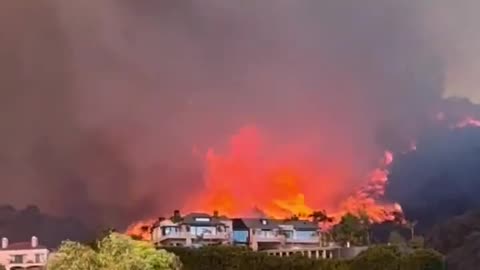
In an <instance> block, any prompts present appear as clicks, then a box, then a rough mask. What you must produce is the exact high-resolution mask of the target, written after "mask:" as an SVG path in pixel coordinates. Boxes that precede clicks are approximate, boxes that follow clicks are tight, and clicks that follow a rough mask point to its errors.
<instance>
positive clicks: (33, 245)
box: [32, 236, 38, 248]
mask: <svg viewBox="0 0 480 270" xmlns="http://www.w3.org/2000/svg"><path fill="white" fill-rule="evenodd" d="M36 247H38V238H37V237H35V236H32V248H36Z"/></svg>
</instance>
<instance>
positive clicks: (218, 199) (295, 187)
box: [185, 126, 399, 221]
mask: <svg viewBox="0 0 480 270" xmlns="http://www.w3.org/2000/svg"><path fill="white" fill-rule="evenodd" d="M302 147H303V146H302V145H298V144H289V145H286V146H282V147H277V148H276V149H275V150H273V152H268V151H269V150H268V149H272V148H270V145H268V139H267V138H266V137H265V136H263V135H262V133H261V132H260V131H259V130H258V129H257V128H255V127H253V126H249V127H245V128H243V129H241V130H240V131H239V133H238V134H236V135H235V136H234V137H233V138H232V140H231V141H230V145H229V149H228V151H227V152H226V153H224V154H219V153H217V152H216V151H214V150H213V149H210V150H209V151H208V153H207V155H206V158H205V164H206V168H205V176H204V181H205V188H204V190H202V191H201V192H200V193H199V194H197V196H196V197H195V198H194V199H193V200H192V201H189V202H188V203H187V205H186V207H185V211H208V212H213V211H214V210H218V211H220V212H221V213H224V214H226V215H229V216H259V215H262V216H267V217H275V218H287V217H291V216H294V215H295V216H303V217H308V215H310V214H311V213H312V212H313V211H315V210H321V209H325V210H326V211H327V212H328V213H330V214H331V215H333V216H334V217H338V216H339V215H341V214H343V213H345V212H353V213H357V212H359V211H365V212H366V213H367V214H368V215H369V216H370V217H371V218H372V219H373V220H375V221H382V220H385V219H389V218H390V213H391V212H392V211H398V210H399V207H398V206H397V205H395V204H389V203H384V202H381V201H378V200H377V199H378V198H379V197H380V196H381V195H383V191H384V189H385V185H386V183H387V174H388V170H387V167H388V166H389V165H390V163H391V162H392V161H393V154H392V153H391V152H386V153H385V157H383V158H382V159H381V160H380V162H379V168H377V169H373V171H372V172H371V173H368V172H366V173H365V178H364V180H363V181H355V183H358V186H355V185H354V184H352V181H351V179H349V177H350V175H349V171H350V168H349V164H348V162H347V161H345V163H342V162H338V163H337V164H334V165H335V166H332V167H325V166H322V165H321V164H316V163H315V162H316V161H315V160H309V159H308V156H306V155H303V154H304V153H305V152H304V149H302Z"/></svg>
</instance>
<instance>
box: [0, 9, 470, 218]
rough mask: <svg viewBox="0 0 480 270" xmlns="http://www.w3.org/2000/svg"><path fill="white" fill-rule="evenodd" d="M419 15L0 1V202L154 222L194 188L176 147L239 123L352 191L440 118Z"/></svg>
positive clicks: (194, 167) (432, 56)
mask: <svg viewBox="0 0 480 270" xmlns="http://www.w3.org/2000/svg"><path fill="white" fill-rule="evenodd" d="M432 3H433V2H432ZM430 5H434V4H420V3H418V4H417V3H415V4H407V3H401V1H393V0H392V1H374V0H367V1H353V0H352V1H336V0H331V1H316V0H305V1H283V0H278V1H255V2H254V1H251V2H245V1H219V0H202V1H200V0H198V1H195V0H190V1H187V0H185V1H147V0H137V1H117V0H104V1H69V2H67V1H60V0H51V1H48V0H36V1H3V2H2V3H1V4H0V15H1V16H0V55H1V60H2V61H1V62H0V86H1V88H0V102H1V106H2V114H1V115H0V124H1V127H2V133H1V135H0V147H1V149H2V152H1V156H0V160H1V161H2V162H1V163H0V164H1V169H0V177H1V179H2V189H1V190H0V198H1V199H2V200H3V201H4V202H8V203H11V204H13V205H16V206H22V205H26V204H36V205H39V206H40V207H41V209H44V210H45V211H48V212H49V213H52V214H57V215H68V216H72V215H73V216H75V217H78V218H80V219H81V220H83V221H84V222H86V223H88V224H89V225H91V226H98V227H101V226H107V225H114V226H123V225H125V224H127V223H129V222H130V221H132V220H135V219H138V218H142V217H147V216H156V215H160V214H162V213H165V212H170V211H171V210H172V209H175V208H180V207H181V205H182V202H183V201H184V199H185V198H187V197H189V196H191V194H192V193H194V192H196V191H199V190H201V187H202V185H203V183H202V170H201V165H202V164H201V159H200V158H199V157H196V156H194V155H192V149H193V148H196V149H199V151H200V152H203V151H205V150H206V148H207V147H210V146H218V145H219V144H221V142H225V141H227V140H228V138H229V136H230V135H231V134H232V133H234V132H235V131H236V130H238V129H239V128H240V127H241V126H243V125H245V124H254V125H257V126H259V127H260V128H262V129H264V130H267V131H268V132H270V133H272V134H275V136H276V138H277V139H278V143H288V142H292V141H302V142H305V143H306V144H308V145H311V153H308V154H309V155H311V156H312V157H314V158H317V159H318V160H319V162H318V164H320V165H319V166H325V167H326V168H327V167H328V166H329V165H330V163H329V162H332V163H334V162H342V163H345V165H344V166H340V167H341V168H343V169H344V170H345V171H351V172H352V173H351V175H350V178H349V179H346V180H345V181H346V182H348V186H352V187H355V186H358V185H360V184H361V183H358V180H357V179H363V177H360V176H363V175H364V174H365V172H366V171H368V170H369V169H371V167H372V164H376V161H377V158H378V157H379V156H381V153H382V152H383V151H384V150H385V148H387V147H388V148H401V147H404V146H406V145H408V143H409V142H410V140H411V139H412V138H415V137H417V135H418V134H421V133H423V132H424V130H425V129H426V127H428V126H429V125H430V124H429V123H431V121H432V119H433V118H434V116H435V114H436V113H437V112H438V110H439V109H440V108H442V107H443V105H442V104H443V100H442V94H443V92H444V90H445V89H444V88H445V80H446V69H447V66H448V64H447V63H446V59H445V57H444V51H443V49H444V48H443V47H441V46H437V45H439V44H442V45H443V43H438V42H436V41H437V40H436V39H435V38H436V37H435V36H434V35H433V34H432V35H431V32H430V31H429V29H428V27H427V26H428V25H427V23H426V22H425V21H424V19H425V18H424V15H425V14H426V11H427V10H428V9H429V8H430ZM445 113H448V111H446V112H445ZM458 132H467V131H458ZM465 136H466V135H465ZM465 139H467V138H465ZM423 140H425V141H428V140H429V139H427V138H424V139H423ZM459 144H460V142H459ZM420 145H421V144H420ZM432 147H436V146H434V145H432ZM440 149H441V148H440ZM325 153H328V157H327V156H325ZM442 154H445V153H444V152H442ZM446 154H451V153H446ZM469 155H473V154H472V153H469ZM322 164H324V165H322ZM400 164H402V163H400ZM399 166H403V165H399ZM445 173H447V175H448V173H452V172H445ZM394 174H398V173H397V172H396V170H395V171H394ZM438 177H440V178H441V177H443V178H444V179H447V178H449V177H444V176H442V175H439V176H438Z"/></svg>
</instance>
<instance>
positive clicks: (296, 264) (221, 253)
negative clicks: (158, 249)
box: [168, 246, 444, 270]
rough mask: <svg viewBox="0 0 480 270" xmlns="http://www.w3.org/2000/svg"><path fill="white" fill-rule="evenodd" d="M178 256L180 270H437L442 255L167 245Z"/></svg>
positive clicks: (393, 250) (383, 248)
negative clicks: (313, 253)
mask: <svg viewBox="0 0 480 270" xmlns="http://www.w3.org/2000/svg"><path fill="white" fill-rule="evenodd" d="M168 251H170V252H173V253H175V254H176V255H177V256H179V257H180V260H181V261H182V264H183V269H184V270H233V269H235V270H244V269H245V270H287V269H288V270H292V269H295V270H441V269H444V267H443V265H444V263H443V257H442V256H441V255H440V254H439V253H437V252H435V251H432V250H425V249H419V250H414V251H411V252H406V253H405V252H404V253H401V252H400V251H399V249H398V248H396V247H387V246H378V247H372V248H371V249H369V250H368V251H365V252H363V253H361V254H360V255H359V256H357V257H356V258H355V259H353V260H349V261H346V260H313V259H309V258H306V257H302V256H292V257H274V256H268V255H266V254H264V253H260V252H252V251H250V250H248V249H245V248H235V247H223V246H218V247H205V248H200V249H186V248H169V249H168Z"/></svg>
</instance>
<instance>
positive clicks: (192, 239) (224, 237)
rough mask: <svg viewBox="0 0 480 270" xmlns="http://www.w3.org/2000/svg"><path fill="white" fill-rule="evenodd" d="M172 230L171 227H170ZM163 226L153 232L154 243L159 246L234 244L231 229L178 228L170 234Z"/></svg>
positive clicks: (212, 227) (206, 227)
mask: <svg viewBox="0 0 480 270" xmlns="http://www.w3.org/2000/svg"><path fill="white" fill-rule="evenodd" d="M168 227H170V228H172V227H171V226H168ZM163 228H164V227H162V226H161V225H160V226H158V227H155V228H154V229H153V232H152V241H153V242H154V243H155V244H156V245H157V246H187V247H188V246H194V245H204V244H205V245H208V244H214V243H218V244H230V243H231V242H232V233H231V227H229V228H226V230H223V231H221V232H220V231H219V230H217V228H216V227H215V226H190V229H189V230H187V226H185V225H182V226H177V227H176V229H175V230H169V232H168V233H166V231H165V230H164V229H163Z"/></svg>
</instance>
